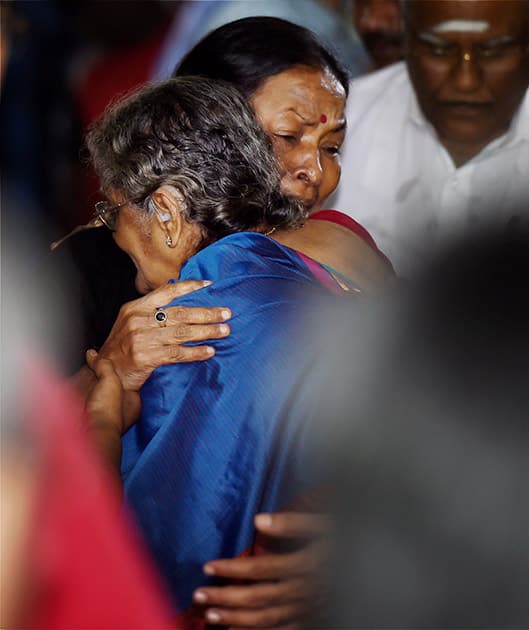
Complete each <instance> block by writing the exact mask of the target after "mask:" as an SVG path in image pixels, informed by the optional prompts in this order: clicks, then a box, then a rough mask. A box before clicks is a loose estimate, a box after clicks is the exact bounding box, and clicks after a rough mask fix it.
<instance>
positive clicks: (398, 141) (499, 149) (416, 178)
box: [326, 62, 529, 275]
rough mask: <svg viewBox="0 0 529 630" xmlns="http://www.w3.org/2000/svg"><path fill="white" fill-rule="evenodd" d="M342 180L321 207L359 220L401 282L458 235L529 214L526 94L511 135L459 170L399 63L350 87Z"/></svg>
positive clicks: (528, 97)
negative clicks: (450, 237) (494, 221)
mask: <svg viewBox="0 0 529 630" xmlns="http://www.w3.org/2000/svg"><path fill="white" fill-rule="evenodd" d="M347 124H348V129H347V136H346V141H345V145H344V149H343V157H342V178H341V181H340V185H339V187H338V190H337V192H336V193H335V194H334V195H333V197H332V198H330V199H329V200H328V201H327V202H326V206H327V207H333V208H336V209H337V210H341V211H342V212H345V213H347V214H349V215H350V216H352V217H354V218H355V219H356V220H358V221H360V223H362V225H364V226H365V227H366V228H367V229H368V230H369V231H370V232H371V234H372V235H373V237H374V238H375V240H376V241H377V244H378V246H379V248H380V249H381V250H382V251H383V252H384V253H385V254H386V255H387V256H388V257H389V258H390V260H391V261H392V262H393V264H394V265H395V268H396V270H397V272H398V273H400V274H403V275H406V273H409V272H411V271H412V270H413V269H414V268H415V267H416V265H417V264H420V263H421V262H424V260H425V259H426V256H428V255H429V254H430V253H431V252H432V251H435V249H436V248H437V247H438V245H439V244H440V243H441V242H442V241H443V239H444V238H445V237H446V236H447V235H449V234H452V233H454V231H461V230H462V229H475V228H478V227H479V225H480V224H483V222H484V221H486V220H487V218H488V217H493V218H495V219H500V220H501V221H503V220H505V223H508V221H509V220H510V219H511V218H512V217H513V215H514V214H521V213H522V212H524V211H527V210H529V91H528V92H527V93H526V95H525V98H524V100H523V102H522V104H521V106H520V108H519V110H518V112H517V114H516V116H515V117H514V119H513V121H512V123H511V126H510V129H509V131H508V132H507V133H506V134H504V135H503V136H501V137H500V138H497V139H496V140H494V141H493V142H491V143H490V144H489V145H487V146H486V147H485V148H484V149H483V150H482V151H481V152H480V153H479V154H478V155H476V156H475V157H474V158H473V159H472V160H470V161H469V162H466V163H465V164H463V165H462V166H460V167H459V168H456V167H455V166H454V163H453V161H452V159H451V158H450V156H449V154H448V153H447V151H446V150H445V148H444V147H443V146H442V145H441V143H440V142H439V140H438V139H437V136H436V134H435V130H434V129H433V127H432V126H431V125H430V124H429V123H428V122H427V121H426V119H425V118H424V116H423V114H422V112H421V110H420V108H419V105H418V103H417V99H416V97H415V92H414V90H413V87H412V85H411V82H410V79H409V77H408V72H407V69H406V65H405V64H404V63H403V62H401V63H397V64H394V65H392V66H389V67H388V68H385V69H383V70H380V71H379V72H376V73H374V74H371V75H369V76H367V77H363V78H360V79H357V80H354V81H353V82H352V83H351V91H350V94H349V98H348V102H347Z"/></svg>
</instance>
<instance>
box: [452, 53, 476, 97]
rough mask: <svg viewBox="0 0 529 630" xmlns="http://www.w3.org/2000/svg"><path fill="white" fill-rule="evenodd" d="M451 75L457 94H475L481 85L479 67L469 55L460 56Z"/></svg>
mask: <svg viewBox="0 0 529 630" xmlns="http://www.w3.org/2000/svg"><path fill="white" fill-rule="evenodd" d="M453 73H454V74H453V80H454V84H455V86H456V87H457V89H458V90H459V92H463V93H472V92H476V91H477V90H479V88H480V87H481V85H482V83H483V72H482V70H481V67H480V65H479V63H478V62H476V60H475V59H474V58H473V56H472V55H471V54H470V53H465V54H463V55H461V58H460V59H459V61H458V62H457V64H456V66H455V67H454V70H453Z"/></svg>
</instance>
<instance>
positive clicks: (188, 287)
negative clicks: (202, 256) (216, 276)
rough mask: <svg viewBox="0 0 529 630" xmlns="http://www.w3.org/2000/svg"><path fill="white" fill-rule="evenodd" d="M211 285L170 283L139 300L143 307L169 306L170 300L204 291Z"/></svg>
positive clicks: (207, 283)
mask: <svg viewBox="0 0 529 630" xmlns="http://www.w3.org/2000/svg"><path fill="white" fill-rule="evenodd" d="M210 285H211V280H182V282H171V283H168V284H164V285H163V286H161V287H158V288H157V289H155V290H154V291H151V292H150V293H148V294H147V295H146V296H145V297H143V298H140V299H141V300H142V302H143V304H144V305H145V306H150V307H152V308H156V307H157V306H163V305H164V304H169V302H171V301H172V300H174V299H175V298H177V297H181V296H182V295H187V294H188V293H192V292H193V291H198V290H199V289H204V288H205V287H208V286H210Z"/></svg>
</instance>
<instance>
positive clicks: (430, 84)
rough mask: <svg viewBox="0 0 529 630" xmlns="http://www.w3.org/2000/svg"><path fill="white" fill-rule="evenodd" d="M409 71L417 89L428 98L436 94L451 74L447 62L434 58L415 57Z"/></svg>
mask: <svg viewBox="0 0 529 630" xmlns="http://www.w3.org/2000/svg"><path fill="white" fill-rule="evenodd" d="M409 72H410V77H411V79H412V82H413V85H414V87H415V91H416V92H417V93H418V94H421V95H422V96H423V97H425V98H427V99H428V98H431V97H432V96H433V95H434V93H435V92H436V91H437V90H438V89H439V88H440V87H441V86H442V85H443V84H444V83H445V81H446V80H447V79H448V77H449V75H450V70H449V69H447V67H446V64H445V63H443V62H436V61H435V60H432V59H428V60H425V59H414V61H413V63H410V65H409Z"/></svg>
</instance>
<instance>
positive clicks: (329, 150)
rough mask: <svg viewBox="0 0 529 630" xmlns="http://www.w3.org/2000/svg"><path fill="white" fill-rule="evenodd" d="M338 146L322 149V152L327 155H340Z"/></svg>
mask: <svg viewBox="0 0 529 630" xmlns="http://www.w3.org/2000/svg"><path fill="white" fill-rule="evenodd" d="M340 149H341V147H340V146H332V147H323V150H324V151H325V152H326V153H328V154H329V155H340Z"/></svg>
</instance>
